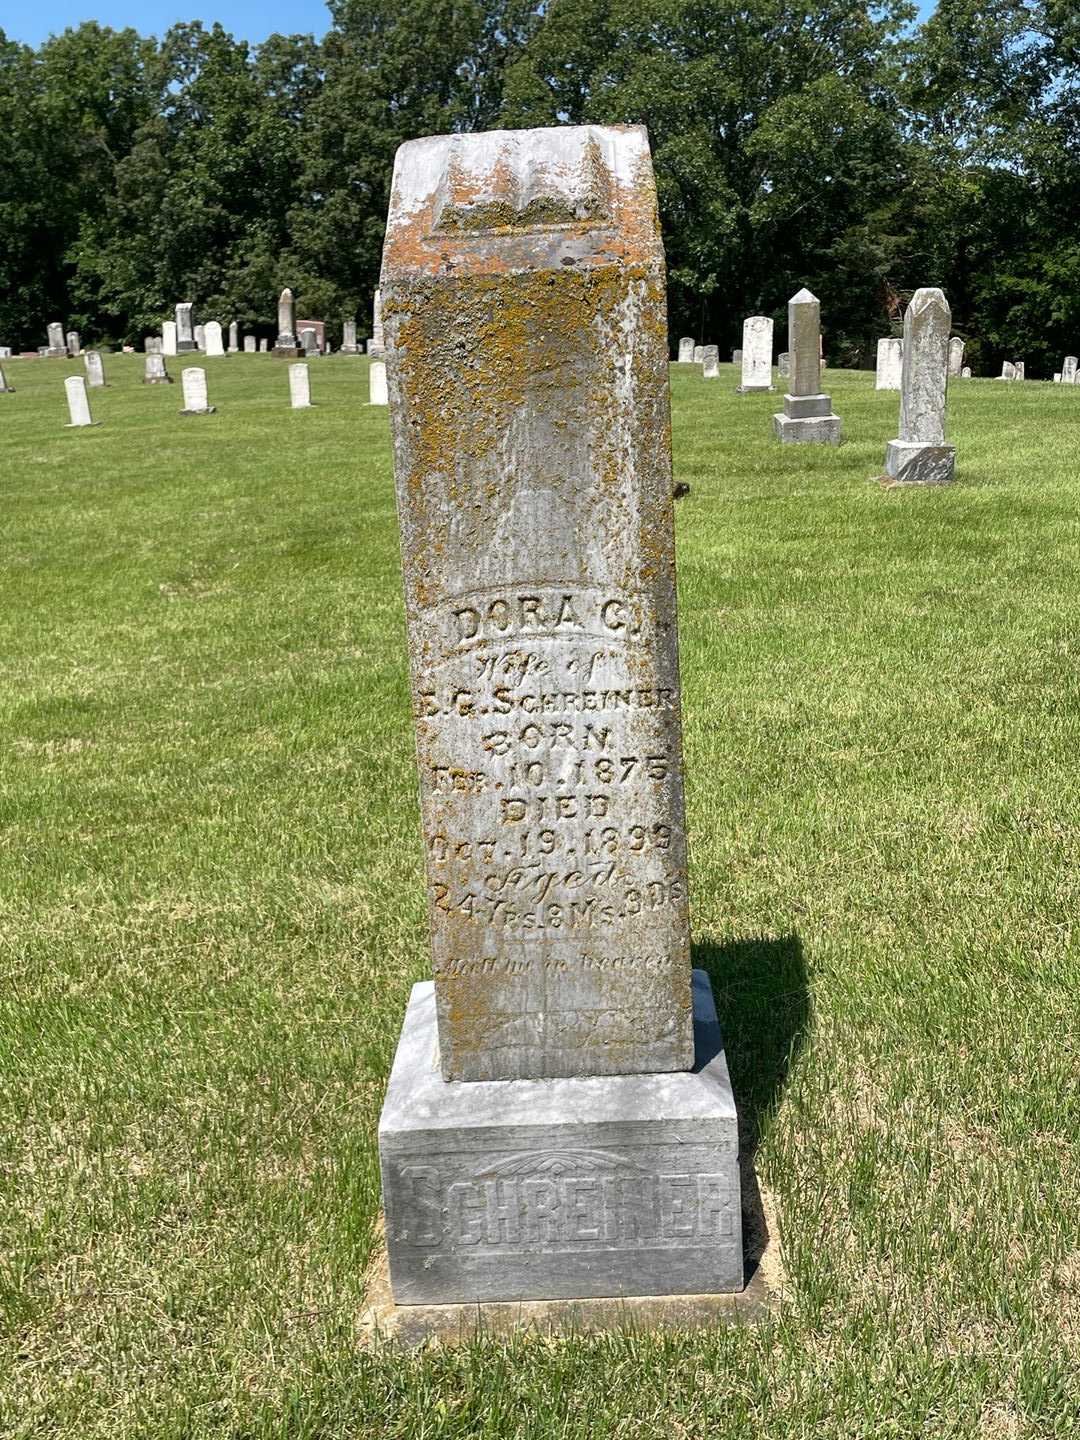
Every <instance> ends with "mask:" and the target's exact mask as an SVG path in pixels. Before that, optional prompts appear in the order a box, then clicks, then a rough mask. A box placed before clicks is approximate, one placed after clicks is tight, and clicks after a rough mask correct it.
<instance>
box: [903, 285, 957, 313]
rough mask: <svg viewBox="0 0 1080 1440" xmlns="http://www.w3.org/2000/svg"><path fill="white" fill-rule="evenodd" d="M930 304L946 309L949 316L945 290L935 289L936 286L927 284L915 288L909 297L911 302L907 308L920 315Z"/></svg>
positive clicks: (949, 311)
mask: <svg viewBox="0 0 1080 1440" xmlns="http://www.w3.org/2000/svg"><path fill="white" fill-rule="evenodd" d="M932 306H937V307H938V308H939V309H941V310H945V311H948V313H949V315H950V316H951V315H952V311H951V310H949V302H948V300H946V299H945V291H944V290H939V289H937V287H936V286H927V287H926V288H925V289H923V290H916V291H915V294H914V295H913V296H912V297H911V304H910V305H909V306H908V309H909V310H911V311H912V312H913V313H914V314H916V315H920V314H921V313H922V312H923V311H924V310H929V309H930V308H931V307H932Z"/></svg>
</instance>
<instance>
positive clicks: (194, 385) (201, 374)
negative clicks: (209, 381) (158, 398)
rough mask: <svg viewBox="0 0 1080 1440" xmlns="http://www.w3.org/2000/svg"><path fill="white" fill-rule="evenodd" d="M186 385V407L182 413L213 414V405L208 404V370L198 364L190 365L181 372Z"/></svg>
mask: <svg viewBox="0 0 1080 1440" xmlns="http://www.w3.org/2000/svg"><path fill="white" fill-rule="evenodd" d="M180 381H181V384H182V385H183V387H184V408H183V409H182V410H181V411H180V414H181V415H212V414H213V413H214V407H213V405H208V404H207V397H206V371H205V370H203V369H202V368H201V366H198V365H189V366H188V367H187V369H186V370H182V371H181V373H180Z"/></svg>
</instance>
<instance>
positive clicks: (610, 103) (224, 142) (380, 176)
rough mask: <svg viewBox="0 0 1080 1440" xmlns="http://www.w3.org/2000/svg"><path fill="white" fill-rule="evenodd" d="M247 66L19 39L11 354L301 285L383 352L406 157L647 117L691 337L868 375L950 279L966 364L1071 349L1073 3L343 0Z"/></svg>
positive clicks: (265, 308) (213, 43)
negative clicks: (792, 311)
mask: <svg viewBox="0 0 1080 1440" xmlns="http://www.w3.org/2000/svg"><path fill="white" fill-rule="evenodd" d="M329 10H330V21H331V23H330V28H329V30H328V32H327V34H326V35H325V37H324V38H323V39H322V40H321V41H316V40H314V39H313V38H312V37H311V36H309V35H272V36H270V38H269V39H267V40H266V41H265V42H264V43H263V44H261V45H257V46H252V45H249V44H248V43H247V42H246V41H243V40H238V39H235V38H234V37H233V36H231V35H229V34H227V33H226V32H225V31H224V30H223V29H222V27H221V26H220V25H217V24H215V25H213V26H211V27H210V28H206V27H205V26H203V25H202V24H201V23H199V22H192V23H188V24H180V25H175V26H173V27H172V28H171V29H170V30H169V31H168V32H167V33H166V34H165V35H164V37H163V38H161V39H160V40H159V39H154V38H147V37H144V36H140V35H139V34H137V33H136V32H135V31H134V30H130V29H125V30H120V31H114V30H110V29H108V28H105V27H102V26H100V25H97V24H84V25H81V26H80V27H79V28H78V29H74V30H67V31H65V32H64V33H63V34H62V35H58V36H54V37H52V38H50V39H49V40H47V41H46V42H44V43H43V44H42V45H41V46H40V47H38V48H37V49H36V50H35V49H32V48H30V47H27V46H25V45H20V44H18V43H16V42H14V41H11V40H8V39H7V38H6V36H5V35H4V33H3V31H0V135H2V136H3V137H4V144H3V146H2V147H0V343H4V344H9V345H13V346H14V347H16V348H17V349H24V348H34V347H36V346H37V345H40V344H43V343H44V329H45V325H46V323H47V321H49V320H56V319H58V320H61V321H63V323H64V325H65V328H67V327H68V326H70V327H71V328H74V329H77V330H79V331H80V332H81V333H82V335H83V336H84V339H86V340H88V341H91V342H95V343H116V344H119V343H124V342H126V343H133V342H137V341H138V340H139V339H140V338H141V337H142V336H144V335H145V334H148V333H151V332H156V331H158V330H159V328H160V324H161V320H162V319H163V318H164V317H165V316H167V315H169V314H171V312H172V307H173V306H174V305H175V304H176V303H177V302H178V301H180V300H193V301H194V302H195V304H196V309H197V312H198V313H201V314H202V315H204V316H216V317H219V318H222V319H225V320H231V319H237V320H238V321H239V322H240V324H241V327H242V328H243V329H245V330H252V329H261V330H262V331H263V333H266V334H270V333H271V332H272V330H273V327H274V319H275V302H276V298H277V295H278V293H279V292H280V290H281V289H282V288H283V287H284V286H285V285H290V286H291V287H292V289H293V290H294V292H295V294H296V296H297V304H298V307H299V308H298V313H303V314H305V315H315V316H320V317H325V318H326V320H327V321H328V323H329V327H330V332H331V335H332V336H334V337H335V338H339V336H340V324H341V319H342V318H343V317H345V316H346V315H355V316H356V317H357V319H358V322H359V324H358V329H359V333H360V335H361V336H364V335H365V333H369V329H370V306H371V296H372V292H373V290H374V288H375V285H376V284H377V277H378V270H379V261H380V254H381V249H382V234H383V224H384V220H385V216H386V207H387V200H388V195H389V185H390V176H391V170H392V166H393V158H394V152H395V150H396V148H397V146H398V145H399V144H400V143H401V142H402V141H403V140H407V139H411V138H414V137H416V136H419V135H430V134H440V133H446V132H450V131H468V130H477V129H491V128H494V127H496V126H507V127H522V126H533V125H554V124H568V123H569V124H575V123H583V122H600V123H612V122H624V123H643V124H645V125H647V126H648V129H649V135H650V139H651V143H652V148H653V157H654V163H655V168H656V176H657V183H658V189H659V197H660V210H661V219H662V223H663V230H664V243H665V247H666V250H667V259H668V276H669V306H670V327H671V334H672V336H673V337H677V336H679V335H682V334H686V335H693V336H695V338H697V339H698V340H699V341H706V342H709V341H715V342H718V343H719V344H720V346H721V349H722V351H723V350H724V349H727V348H729V347H730V346H732V345H736V344H738V343H739V335H740V330H741V323H742V319H743V317H744V316H745V315H748V314H754V313H761V314H768V315H773V316H774V317H775V318H776V320H777V321H778V323H779V324H780V325H781V326H783V325H784V323H785V321H784V315H785V305H786V301H787V299H788V297H789V296H790V295H791V294H793V293H794V292H795V291H796V290H797V289H799V288H800V287H801V286H802V285H808V286H809V287H810V288H811V289H812V290H814V292H815V293H816V294H817V295H818V296H819V297H820V299H821V301H822V314H823V323H824V326H825V331H826V344H827V350H828V355H829V360H830V362H831V363H833V364H839V365H856V364H863V365H866V364H868V363H871V362H872V356H873V351H874V347H875V346H876V342H877V339H878V338H879V337H880V336H882V335H889V334H893V335H898V334H899V333H900V322H901V317H902V313H903V305H904V303H905V301H906V299H907V298H908V297H909V296H910V294H911V292H912V291H913V290H915V289H916V288H917V287H918V286H920V285H940V286H941V287H942V288H943V289H944V290H945V292H946V294H947V295H948V297H949V301H950V303H951V305H952V310H953V317H954V327H955V330H956V333H958V334H960V335H962V336H963V337H964V338H965V340H966V341H967V358H968V360H969V361H970V363H972V364H973V365H974V366H975V369H976V373H980V372H982V373H989V372H990V370H991V369H992V368H996V367H997V366H999V365H1000V363H1001V360H1002V359H1003V358H1010V359H1014V358H1015V359H1024V360H1025V361H1026V362H1027V373H1028V375H1029V376H1030V375H1049V373H1050V372H1051V371H1052V370H1054V369H1060V368H1061V357H1062V355H1063V354H1064V353H1065V352H1066V351H1072V352H1073V353H1076V352H1077V347H1078V346H1080V236H1078V234H1077V227H1076V217H1077V215H1078V214H1080V205H1078V201H1080V6H1078V5H1077V4H1076V3H1075V0H939V4H938V8H937V11H936V13H935V15H934V16H933V18H932V19H930V20H928V21H926V22H925V23H923V24H921V25H918V24H916V12H915V9H914V7H913V6H912V5H911V4H909V3H907V0H878V3H869V4H868V3H866V0H329Z"/></svg>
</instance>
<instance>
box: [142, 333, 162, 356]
mask: <svg viewBox="0 0 1080 1440" xmlns="http://www.w3.org/2000/svg"><path fill="white" fill-rule="evenodd" d="M143 353H144V354H146V355H161V354H163V353H164V352H163V350H162V348H161V341H160V339H159V338H158V337H157V336H156V335H148V336H147V337H146V339H145V340H144V341H143Z"/></svg>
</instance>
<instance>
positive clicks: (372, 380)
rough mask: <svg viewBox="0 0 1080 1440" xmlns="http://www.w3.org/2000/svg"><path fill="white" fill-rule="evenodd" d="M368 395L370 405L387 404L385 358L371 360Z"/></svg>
mask: <svg viewBox="0 0 1080 1440" xmlns="http://www.w3.org/2000/svg"><path fill="white" fill-rule="evenodd" d="M376 293H378V292H376ZM368 397H369V399H370V402H371V404H372V405H387V404H389V399H388V397H387V393H386V361H385V360H372V362H371V365H370V367H369V370H368Z"/></svg>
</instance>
